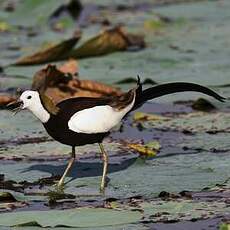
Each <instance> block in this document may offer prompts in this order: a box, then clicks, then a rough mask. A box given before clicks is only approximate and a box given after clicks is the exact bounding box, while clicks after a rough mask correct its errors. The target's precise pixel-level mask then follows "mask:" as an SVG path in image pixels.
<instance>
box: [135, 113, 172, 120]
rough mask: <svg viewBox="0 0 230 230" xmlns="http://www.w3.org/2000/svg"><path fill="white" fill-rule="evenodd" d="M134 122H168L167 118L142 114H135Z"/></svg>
mask: <svg viewBox="0 0 230 230" xmlns="http://www.w3.org/2000/svg"><path fill="white" fill-rule="evenodd" d="M133 120H134V121H159V120H162V121H167V120H170V118H169V117H164V116H160V115H156V114H148V113H143V112H139V111H138V112H135V113H134V116H133Z"/></svg>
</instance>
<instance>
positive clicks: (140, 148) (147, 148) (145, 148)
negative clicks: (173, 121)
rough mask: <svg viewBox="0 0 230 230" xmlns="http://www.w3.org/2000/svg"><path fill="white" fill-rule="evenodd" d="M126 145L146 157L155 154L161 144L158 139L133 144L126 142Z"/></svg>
mask: <svg viewBox="0 0 230 230" xmlns="http://www.w3.org/2000/svg"><path fill="white" fill-rule="evenodd" d="M127 146H128V147H129V148H131V149H133V150H135V151H137V152H138V153H139V154H140V155H143V156H147V157H154V156H156V154H157V152H158V151H159V150H160V148H161V145H160V143H159V142H158V141H151V142H149V143H147V144H144V145H142V144H135V143H128V144H127Z"/></svg>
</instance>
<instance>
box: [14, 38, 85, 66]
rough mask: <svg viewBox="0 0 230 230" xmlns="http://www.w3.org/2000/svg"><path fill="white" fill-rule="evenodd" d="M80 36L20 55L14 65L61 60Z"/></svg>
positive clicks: (66, 55)
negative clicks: (24, 55)
mask: <svg viewBox="0 0 230 230" xmlns="http://www.w3.org/2000/svg"><path fill="white" fill-rule="evenodd" d="M80 37H81V36H80V34H79V35H76V36H75V37H73V38H70V39H67V40H65V41H62V42H60V43H58V44H56V45H53V46H51V47H49V48H47V49H45V50H42V51H38V52H36V53H34V54H32V55H29V56H26V57H22V58H20V59H19V60H18V61H16V63H14V65H35V64H42V63H48V62H52V61H58V60H63V59H65V58H66V57H68V53H69V51H70V50H71V49H72V48H73V47H74V46H75V44H76V43H77V41H78V40H79V39H80Z"/></svg>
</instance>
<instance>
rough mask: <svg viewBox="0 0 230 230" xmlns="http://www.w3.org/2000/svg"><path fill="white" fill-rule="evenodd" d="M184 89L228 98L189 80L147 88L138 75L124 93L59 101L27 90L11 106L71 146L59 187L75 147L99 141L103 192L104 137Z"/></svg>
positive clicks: (106, 155) (222, 99)
mask: <svg viewBox="0 0 230 230" xmlns="http://www.w3.org/2000/svg"><path fill="white" fill-rule="evenodd" d="M184 91H196V92H200V93H203V94H206V95H209V96H211V97H213V98H215V99H216V100H219V101H221V102H224V101H225V100H226V98H224V97H222V96H220V95H219V94H217V93H216V92H215V91H213V90H211V89H209V88H207V87H205V86H202V85H199V84H195V83H188V82H171V83H165V84H160V85H156V86H152V87H150V88H147V89H145V90H143V89H142V84H141V82H140V78H139V76H138V77H137V84H136V86H135V87H134V88H132V89H130V90H129V91H128V92H125V93H123V94H122V95H120V96H104V97H100V98H93V97H74V98H68V99H65V100H63V101H61V102H59V103H57V104H55V103H54V102H53V101H52V99H51V98H50V97H48V96H47V95H45V94H42V93H39V91H34V90H26V91H24V92H23V93H22V94H21V96H20V97H19V98H18V100H17V101H15V102H13V103H11V104H10V105H9V108H11V109H12V110H13V111H15V112H19V111H21V110H24V109H28V110H30V111H31V112H32V113H33V114H34V115H35V116H36V117H37V118H38V119H39V120H40V121H41V122H42V124H43V126H44V128H45V129H46V131H47V133H48V134H49V135H50V136H51V137H52V138H53V139H54V140H56V141H58V142H60V143H62V144H65V145H68V146H71V148H72V151H71V157H70V159H69V162H68V165H67V167H66V169H65V171H64V173H63V175H62V177H61V178H60V180H59V182H58V184H57V186H58V187H59V188H60V187H63V186H64V184H65V182H64V181H65V177H66V175H67V174H68V173H69V171H70V169H71V168H72V166H73V164H74V161H75V156H76V151H75V148H76V147H77V146H82V145H86V144H94V143H98V145H99V148H100V152H101V155H102V159H103V173H102V178H101V183H100V191H101V192H102V193H103V192H104V191H105V183H106V175H107V171H108V162H109V158H108V154H107V151H106V150H105V148H104V146H103V139H104V138H105V137H107V136H108V135H109V133H110V131H111V129H112V128H114V127H115V126H116V125H117V124H119V123H120V122H121V121H122V119H124V117H126V116H127V115H128V114H129V113H130V112H132V111H134V110H136V109H138V108H140V107H141V106H142V105H143V104H144V103H145V102H146V101H148V100H151V99H154V98H158V97H161V96H164V95H168V94H172V93H178V92H184Z"/></svg>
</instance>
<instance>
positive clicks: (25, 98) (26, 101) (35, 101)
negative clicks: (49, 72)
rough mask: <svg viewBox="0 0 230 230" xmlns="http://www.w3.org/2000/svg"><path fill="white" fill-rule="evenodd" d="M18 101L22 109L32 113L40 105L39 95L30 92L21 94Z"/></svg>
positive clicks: (35, 92)
mask: <svg viewBox="0 0 230 230" xmlns="http://www.w3.org/2000/svg"><path fill="white" fill-rule="evenodd" d="M19 100H20V101H21V102H22V103H23V104H22V107H21V108H22V109H29V110H31V111H33V110H34V108H36V107H37V106H38V105H39V104H41V100H40V97H39V93H38V92H37V91H32V90H27V91H25V92H23V93H22V95H21V96H20V98H19Z"/></svg>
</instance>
